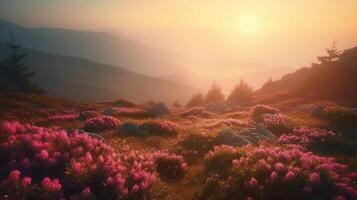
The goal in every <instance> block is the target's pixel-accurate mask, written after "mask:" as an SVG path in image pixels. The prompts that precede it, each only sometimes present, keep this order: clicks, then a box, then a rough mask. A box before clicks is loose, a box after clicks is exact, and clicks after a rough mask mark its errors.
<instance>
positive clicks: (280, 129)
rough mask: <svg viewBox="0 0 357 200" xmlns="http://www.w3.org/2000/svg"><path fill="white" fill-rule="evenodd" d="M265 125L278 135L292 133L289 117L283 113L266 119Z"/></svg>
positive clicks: (264, 119)
mask: <svg viewBox="0 0 357 200" xmlns="http://www.w3.org/2000/svg"><path fill="white" fill-rule="evenodd" d="M263 123H264V125H265V126H266V127H267V128H268V129H269V130H270V131H271V132H272V133H274V134H276V135H281V134H283V133H290V132H291V131H292V127H291V126H290V124H289V121H288V117H287V116H286V115H284V114H281V113H278V114H274V115H271V116H269V117H264V118H263Z"/></svg>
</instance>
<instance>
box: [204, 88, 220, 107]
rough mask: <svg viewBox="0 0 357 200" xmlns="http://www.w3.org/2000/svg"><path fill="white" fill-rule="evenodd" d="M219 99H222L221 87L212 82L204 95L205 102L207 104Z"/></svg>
mask: <svg viewBox="0 0 357 200" xmlns="http://www.w3.org/2000/svg"><path fill="white" fill-rule="evenodd" d="M219 101H224V94H223V93H222V89H221V88H220V87H219V86H218V85H217V84H215V83H214V84H213V85H212V86H211V88H210V89H209V90H208V92H207V94H206V96H205V103H206V104H209V103H213V102H219Z"/></svg>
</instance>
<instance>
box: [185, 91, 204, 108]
mask: <svg viewBox="0 0 357 200" xmlns="http://www.w3.org/2000/svg"><path fill="white" fill-rule="evenodd" d="M204 104H205V100H204V97H203V95H202V94H201V93H197V94H194V95H193V96H192V97H191V99H190V101H189V102H188V103H187V104H186V108H192V107H196V106H204Z"/></svg>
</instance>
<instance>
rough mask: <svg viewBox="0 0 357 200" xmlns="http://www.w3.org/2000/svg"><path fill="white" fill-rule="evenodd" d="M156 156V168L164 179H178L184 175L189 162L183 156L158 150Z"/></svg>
mask: <svg viewBox="0 0 357 200" xmlns="http://www.w3.org/2000/svg"><path fill="white" fill-rule="evenodd" d="M154 157H155V160H156V170H157V172H158V173H159V174H160V177H161V178H162V179H163V180H167V181H176V180H179V179H181V178H182V177H183V176H184V174H185V171H186V169H187V164H186V163H185V161H184V159H183V157H182V156H179V155H176V154H169V153H166V152H158V153H156V154H155V155H154Z"/></svg>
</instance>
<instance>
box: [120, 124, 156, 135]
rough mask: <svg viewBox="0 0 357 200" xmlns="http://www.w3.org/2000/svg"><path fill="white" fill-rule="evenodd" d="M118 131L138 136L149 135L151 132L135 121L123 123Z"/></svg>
mask: <svg viewBox="0 0 357 200" xmlns="http://www.w3.org/2000/svg"><path fill="white" fill-rule="evenodd" d="M118 132H119V133H121V134H124V135H127V136H136V137H143V136H148V135H150V133H149V132H148V131H145V130H144V129H142V128H141V127H140V126H139V125H137V124H133V123H129V122H127V123H124V124H122V125H121V126H120V127H119V129H118Z"/></svg>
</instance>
